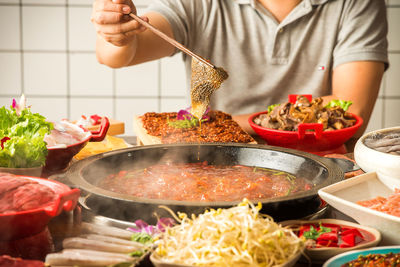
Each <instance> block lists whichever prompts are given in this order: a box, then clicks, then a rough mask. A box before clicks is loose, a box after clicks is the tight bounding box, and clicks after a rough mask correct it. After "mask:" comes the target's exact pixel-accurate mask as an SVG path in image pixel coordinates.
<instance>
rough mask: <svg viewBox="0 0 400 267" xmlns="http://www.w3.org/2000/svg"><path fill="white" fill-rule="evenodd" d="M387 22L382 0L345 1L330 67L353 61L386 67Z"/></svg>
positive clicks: (387, 63)
mask: <svg viewBox="0 0 400 267" xmlns="http://www.w3.org/2000/svg"><path fill="white" fill-rule="evenodd" d="M387 33H388V23H387V16H386V4H385V1H384V0H362V1H360V0H348V1H345V5H344V9H343V16H342V20H341V25H340V30H339V32H338V38H337V44H336V46H335V48H334V51H333V68H335V67H337V66H338V65H340V64H343V63H348V62H354V61H379V62H383V63H385V69H387V68H388V66H389V60H388V51H387V49H388V41H387Z"/></svg>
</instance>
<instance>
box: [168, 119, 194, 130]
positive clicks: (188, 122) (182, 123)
mask: <svg viewBox="0 0 400 267" xmlns="http://www.w3.org/2000/svg"><path fill="white" fill-rule="evenodd" d="M167 123H168V125H169V126H171V127H174V128H184V129H185V128H193V127H196V126H197V125H199V120H198V119H197V118H195V117H193V118H191V119H185V120H176V121H170V120H169V118H168V119H167Z"/></svg>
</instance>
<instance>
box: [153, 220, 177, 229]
mask: <svg viewBox="0 0 400 267" xmlns="http://www.w3.org/2000/svg"><path fill="white" fill-rule="evenodd" d="M174 225H175V221H174V219H172V218H160V219H159V220H158V222H157V229H158V230H159V231H160V232H164V231H165V228H167V227H171V226H174Z"/></svg>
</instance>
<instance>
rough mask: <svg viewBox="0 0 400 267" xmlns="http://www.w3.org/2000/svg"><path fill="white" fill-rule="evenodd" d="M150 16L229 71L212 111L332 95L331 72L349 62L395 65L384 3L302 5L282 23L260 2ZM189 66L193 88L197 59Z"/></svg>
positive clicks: (178, 4)
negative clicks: (164, 22)
mask: <svg viewBox="0 0 400 267" xmlns="http://www.w3.org/2000/svg"><path fill="white" fill-rule="evenodd" d="M149 10H151V11H155V12H158V13H160V14H162V15H163V16H164V17H165V18H166V19H167V20H168V21H169V23H170V24H171V26H172V29H173V32H174V36H175V38H176V40H177V41H179V42H181V43H182V44H184V45H185V46H187V47H188V48H190V49H191V50H193V51H195V52H196V53H198V54H199V55H201V56H203V57H204V58H207V59H209V60H211V62H212V63H213V64H214V65H216V66H219V67H223V68H224V69H226V70H227V71H228V73H229V75H230V77H229V79H228V80H227V81H225V82H224V84H223V85H222V86H221V88H220V89H219V90H218V91H217V92H216V93H215V94H214V95H213V97H212V107H213V108H215V109H219V110H223V111H225V112H229V113H231V114H242V113H251V112H255V111H261V110H264V109H265V108H266V107H267V106H268V105H270V104H274V103H281V102H285V101H287V95H288V94H312V95H313V96H322V95H328V94H331V91H332V87H331V78H332V70H333V69H334V68H335V67H337V66H338V65H340V64H343V63H346V62H352V61H365V60H368V61H381V62H385V63H386V65H387V64H388V56H387V46H388V44H387V20H386V6H385V1H384V0H303V1H302V2H301V3H300V4H299V5H298V6H296V7H295V8H294V9H293V10H292V12H291V13H290V14H289V15H288V16H287V17H286V18H285V19H284V20H283V21H282V22H281V23H278V22H277V21H276V19H275V18H274V17H273V16H272V15H271V14H270V12H269V11H268V10H267V9H265V8H264V7H263V6H261V5H260V4H259V3H258V2H257V1H256V0H156V1H155V3H154V4H152V5H151V6H150V7H149ZM177 52H178V51H177ZM183 60H184V61H185V65H186V69H187V79H188V81H190V73H191V66H190V63H191V58H190V57H188V56H186V55H185V54H183ZM188 88H189V82H188Z"/></svg>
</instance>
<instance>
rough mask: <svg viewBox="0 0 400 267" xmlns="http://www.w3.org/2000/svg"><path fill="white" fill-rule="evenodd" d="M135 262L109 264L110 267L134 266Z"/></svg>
mask: <svg viewBox="0 0 400 267" xmlns="http://www.w3.org/2000/svg"><path fill="white" fill-rule="evenodd" d="M134 265H135V264H134V263H132V262H121V263H117V264H113V265H109V266H108V267H133V266H134Z"/></svg>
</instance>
